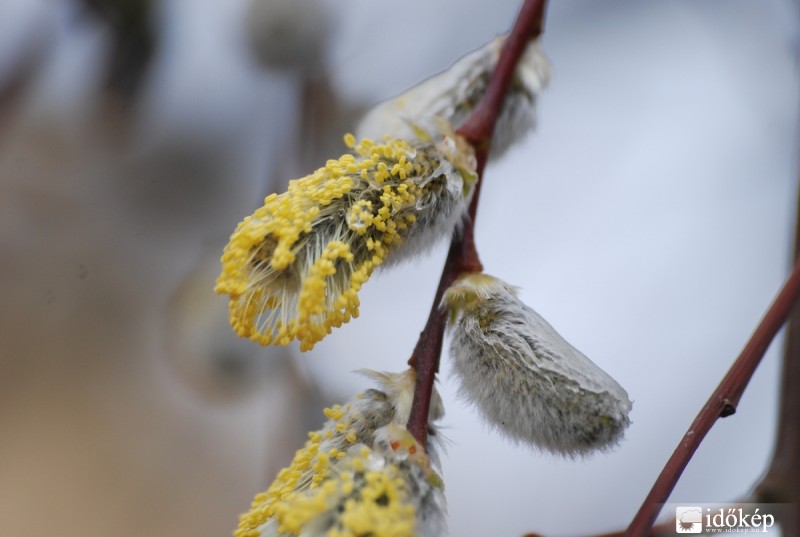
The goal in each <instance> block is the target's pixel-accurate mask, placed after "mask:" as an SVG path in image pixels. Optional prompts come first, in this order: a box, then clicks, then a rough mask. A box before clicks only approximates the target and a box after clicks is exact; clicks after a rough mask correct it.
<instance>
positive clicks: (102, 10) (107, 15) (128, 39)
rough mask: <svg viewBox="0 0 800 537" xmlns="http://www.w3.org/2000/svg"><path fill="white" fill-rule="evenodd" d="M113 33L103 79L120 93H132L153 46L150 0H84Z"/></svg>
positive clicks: (148, 59)
mask: <svg viewBox="0 0 800 537" xmlns="http://www.w3.org/2000/svg"><path fill="white" fill-rule="evenodd" d="M83 2H84V4H86V6H87V7H88V8H89V10H90V11H91V12H92V13H93V14H95V15H96V16H97V17H98V18H99V19H101V20H102V21H103V22H105V23H106V24H107V25H108V26H109V27H110V29H111V32H112V34H113V43H112V51H111V57H110V58H109V65H108V72H107V74H106V82H107V85H108V89H110V90H111V91H112V92H114V93H117V94H120V95H122V96H126V97H130V96H132V95H134V94H135V92H136V91H137V90H138V88H139V84H140V82H141V81H142V78H143V76H144V74H145V71H146V70H147V67H148V65H149V63H150V60H151V59H152V57H153V54H154V52H155V48H156V34H155V31H154V29H153V1H152V0H83Z"/></svg>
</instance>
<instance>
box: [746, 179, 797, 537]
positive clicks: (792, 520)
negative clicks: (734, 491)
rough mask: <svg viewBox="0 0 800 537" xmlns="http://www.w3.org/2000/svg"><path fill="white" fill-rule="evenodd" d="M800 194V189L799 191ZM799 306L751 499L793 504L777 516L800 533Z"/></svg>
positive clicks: (788, 337) (788, 529) (787, 530)
mask: <svg viewBox="0 0 800 537" xmlns="http://www.w3.org/2000/svg"><path fill="white" fill-rule="evenodd" d="M798 194H800V192H799V193H798ZM796 218H797V223H796V227H795V238H794V240H795V242H794V259H795V263H797V261H798V259H800V196H799V197H798V202H797V217H796ZM798 387H800V308H798V307H797V306H795V308H794V310H792V317H791V318H790V319H789V327H788V329H787V333H786V343H785V347H784V349H783V365H782V368H781V392H780V402H779V406H778V431H777V438H776V440H775V451H774V453H773V455H772V461H771V462H770V465H769V468H768V469H767V473H766V475H765V476H764V477H763V478H762V479H761V481H760V482H759V483H758V485H756V487H755V489H754V491H753V501H755V502H763V503H786V504H794V505H795V509H791V510H787V512H786V513H784V516H782V517H781V518H780V520H779V522H780V524H781V530H782V531H783V534H784V535H800V388H798Z"/></svg>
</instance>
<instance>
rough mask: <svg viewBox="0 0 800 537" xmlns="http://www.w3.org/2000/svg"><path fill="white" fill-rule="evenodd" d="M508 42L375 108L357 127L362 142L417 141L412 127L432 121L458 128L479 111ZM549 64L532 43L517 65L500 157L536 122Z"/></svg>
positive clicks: (497, 139) (501, 129)
mask: <svg viewBox="0 0 800 537" xmlns="http://www.w3.org/2000/svg"><path fill="white" fill-rule="evenodd" d="M504 42H505V38H504V37H498V38H496V39H494V40H493V41H491V42H490V43H488V44H487V45H485V46H484V47H482V48H480V49H478V50H476V51H474V52H472V53H470V54H468V55H466V56H464V57H463V58H461V59H460V60H458V61H457V62H456V63H454V64H453V65H452V66H451V67H450V68H448V69H447V70H446V71H444V72H442V73H440V74H438V75H435V76H433V77H431V78H429V79H427V80H425V81H423V82H422V83H420V84H418V85H417V86H414V87H413V88H411V89H409V90H408V91H406V92H404V93H402V94H400V95H399V96H397V97H394V98H392V99H390V100H388V101H385V102H383V103H381V104H379V105H378V106H376V107H375V108H373V109H372V110H371V111H370V112H369V113H368V114H367V115H366V116H365V117H364V119H363V120H362V121H361V123H360V124H359V126H358V130H357V133H356V134H357V136H358V137H359V138H374V139H376V140H380V139H382V138H383V137H384V136H391V137H395V138H403V139H408V138H413V126H414V125H416V124H417V123H419V122H420V121H423V120H425V119H429V118H435V117H439V118H443V119H445V120H447V122H448V123H450V124H451V125H453V127H454V128H455V129H458V127H460V126H461V124H462V123H463V122H464V120H466V119H467V117H468V116H469V114H470V113H471V112H472V111H473V110H474V109H475V106H476V105H477V104H478V102H479V101H480V99H481V97H482V96H483V94H484V92H485V91H486V86H487V85H488V83H489V78H490V77H491V74H492V71H493V70H494V68H495V65H497V60H498V59H499V57H500V52H501V50H502V48H503V43H504ZM549 79H550V64H549V62H548V61H547V58H545V56H544V54H543V53H542V50H541V46H540V43H539V40H535V41H532V42H531V43H530V44H529V45H528V48H527V49H526V51H525V53H524V54H523V56H522V58H521V59H520V62H519V64H518V66H517V70H516V72H515V76H514V79H513V80H512V83H511V87H510V88H509V90H508V94H507V95H506V99H505V103H504V105H503V110H502V113H501V115H500V117H499V118H498V121H497V125H496V127H495V131H494V138H493V140H492V156H493V157H498V156H500V155H501V154H502V153H504V152H505V150H506V149H508V148H509V147H510V146H511V145H512V144H513V143H514V142H516V141H519V140H521V139H522V138H524V136H525V135H526V134H527V133H528V132H530V131H531V130H533V128H534V126H535V124H536V96H537V94H539V93H541V91H542V90H543V89H544V88H545V86H547V83H548V81H549Z"/></svg>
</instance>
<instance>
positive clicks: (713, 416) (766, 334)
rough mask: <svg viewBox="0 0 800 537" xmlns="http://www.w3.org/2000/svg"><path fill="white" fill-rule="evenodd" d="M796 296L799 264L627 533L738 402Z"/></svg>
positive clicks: (653, 510) (649, 515)
mask: <svg viewBox="0 0 800 537" xmlns="http://www.w3.org/2000/svg"><path fill="white" fill-rule="evenodd" d="M798 296H800V264H797V265H795V267H794V270H793V271H792V273H791V275H790V276H789V279H787V280H786V283H785V284H784V285H783V288H782V289H781V291H780V293H778V296H777V297H776V298H775V301H774V302H773V303H772V305H771V306H770V308H769V310H767V313H766V314H765V315H764V318H763V319H762V320H761V322H760V323H759V325H758V327H757V328H756V330H755V332H754V333H753V335H752V336H751V338H750V341H748V342H747V345H745V347H744V349H743V350H742V352H741V354H740V355H739V357H738V358H737V359H736V361H735V362H734V363H733V365H732V366H731V368H730V369H729V370H728V373H727V374H726V375H725V377H724V378H723V379H722V382H720V384H719V386H717V389H716V390H714V393H712V394H711V397H710V398H709V400H708V401H707V402H706V404H705V405H704V406H703V408H702V409H701V410H700V413H699V414H698V415H697V417H696V418H695V419H694V421H693V422H692V424H691V426H690V427H689V430H688V431H687V432H686V434H685V435H684V437H683V440H681V442H680V444H678V447H677V448H676V449H675V452H674V453H673V454H672V456H671V457H670V458H669V460H668V461H667V464H666V466H664V469H663V470H662V471H661V474H660V475H659V476H658V479H656V482H655V484H654V485H653V488H652V489H651V490H650V493H649V494H648V495H647V498H645V500H644V503H642V506H641V507H640V508H639V511H638V512H637V513H636V516H635V517H634V518H633V520H632V521H631V524H630V526H628V530H627V531H626V532H625V535H626V536H628V537H642V536H645V535H648V532H649V531H650V528H651V527H652V526H653V523H654V522H655V520H656V517H657V516H658V513H659V511H660V509H661V506H660V504H662V503H664V502H666V501H667V498H669V495H670V493H671V492H672V489H673V488H674V487H675V484H676V483H677V482H678V479H679V478H680V476H681V474H682V473H683V470H684V469H685V468H686V465H687V464H688V463H689V460H691V458H692V455H693V454H694V452H695V451H696V450H697V448H698V447H699V446H700V442H702V441H703V439H704V438H705V436H706V434H708V431H710V430H711V427H712V426H713V425H714V423H715V422H716V421H717V419H718V418H721V417H722V418H724V417H726V416H730V415H731V414H733V413H734V412H736V405H738V404H739V399H740V398H741V396H742V393H743V392H744V389H745V388H746V387H747V384H748V382H749V381H750V378H751V377H752V376H753V373H754V372H755V370H756V367H757V366H758V364H759V363H760V362H761V358H762V357H763V356H764V353H765V352H766V351H767V347H769V344H770V343H771V342H772V340H773V338H774V337H775V334H777V332H778V330H779V329H780V328H781V326H782V325H783V323H784V322H785V321H786V318H787V317H788V315H789V313H790V312H791V310H792V307H793V305H794V304H795V302H796V301H797V298H798Z"/></svg>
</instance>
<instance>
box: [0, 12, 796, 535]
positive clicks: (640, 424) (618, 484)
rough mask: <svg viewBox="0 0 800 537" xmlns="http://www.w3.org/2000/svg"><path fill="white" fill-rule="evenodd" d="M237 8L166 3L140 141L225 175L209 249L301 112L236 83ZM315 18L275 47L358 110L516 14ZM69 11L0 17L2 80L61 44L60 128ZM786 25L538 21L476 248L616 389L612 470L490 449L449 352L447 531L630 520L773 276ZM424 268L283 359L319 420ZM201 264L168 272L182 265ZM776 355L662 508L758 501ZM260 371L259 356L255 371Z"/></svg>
mask: <svg viewBox="0 0 800 537" xmlns="http://www.w3.org/2000/svg"><path fill="white" fill-rule="evenodd" d="M245 4H246V2H245V1H244V0H237V1H235V2H229V3H218V2H212V1H210V0H203V1H189V0H171V1H170V2H168V3H167V8H166V9H165V10H164V13H163V16H164V19H165V20H166V21H167V22H166V24H168V25H172V26H170V27H171V28H172V29H173V31H172V33H171V34H170V36H171V37H170V38H169V39H168V40H166V41H165V43H164V56H163V57H161V59H160V63H158V64H157V66H156V71H155V73H156V75H157V76H154V78H153V79H152V80H151V83H150V84H151V85H150V86H149V94H148V100H147V101H146V102H147V103H148V104H147V107H145V108H144V111H143V114H142V118H143V119H142V123H143V124H144V125H146V126H149V127H147V128H149V129H151V131H150V137H149V138H148V140H147V144H145V145H148V144H150V145H151V146H159V145H160V144H161V145H164V146H167V147H169V146H170V144H174V143H175V140H179V139H182V137H183V138H191V139H192V140H194V141H193V144H195V145H192V146H191V147H194V148H195V149H197V148H203V149H204V150H207V151H212V152H213V151H219V152H220V154H224V155H225V158H227V159H229V161H230V162H233V163H234V164H230V166H231V167H232V168H235V169H236V174H235V177H238V178H244V179H242V181H243V182H242V184H238V185H236V186H235V187H231V188H232V189H236V195H232V196H230V197H229V198H225V199H224V203H225V211H224V212H222V211H221V212H220V213H219V214H217V215H213V216H211V217H210V218H211V220H213V222H214V227H213V229H212V226H209V228H208V232H207V234H208V236H210V237H214V238H215V239H219V238H220V237H222V239H223V240H224V235H225V234H227V233H228V232H229V231H223V230H232V229H233V227H234V226H235V224H236V222H237V221H238V220H239V219H241V217H243V216H244V215H245V214H248V213H249V212H250V211H251V210H252V208H253V206H255V205H256V204H257V201H256V198H257V197H258V195H257V193H258V191H259V188H261V187H260V185H261V183H262V181H263V179H264V177H266V176H267V175H268V174H269V173H270V171H271V170H273V171H274V170H275V169H277V168H279V167H280V166H281V163H280V161H279V159H280V158H281V155H282V154H284V151H285V149H286V148H287V147H290V146H291V145H292V143H293V141H294V140H295V135H296V132H297V130H296V129H297V127H296V126H295V122H296V118H297V113H298V107H299V106H300V104H299V103H300V101H299V86H298V82H297V81H298V78H299V75H297V74H296V73H295V74H292V73H287V72H270V71H257V70H256V69H255V68H254V67H253V64H252V61H250V60H249V59H247V57H246V56H245V53H246V51H245V48H244V45H243V43H242V40H241V36H240V34H241V24H242V13H243V8H244V6H245ZM310 4H314V5H316V3H314V2H310ZM314 5H312V6H311V7H307V8H305V9H306V11H304V12H302V16H299V17H297V18H292V17H293V16H294V15H293V12H292V10H291V9H289V10H288V11H287V12H285V14H284V15H282V16H286V17H287V19H286V20H287V21H289V22H288V23H287V24H288V28H290V29H294V30H295V32H294V34H292V32H289V35H306V36H314V35H321V32H320V28H329V30H330V41H329V42H328V43H327V54H326V59H327V62H328V65H329V69H330V72H331V73H332V76H333V81H334V84H335V87H336V88H337V89H338V90H339V91H340V92H341V94H342V95H343V96H345V97H346V98H348V99H351V100H353V101H358V100H360V101H364V102H378V101H380V100H381V99H384V98H387V97H390V96H392V95H394V94H396V93H398V92H400V91H402V90H403V89H405V88H407V87H409V86H411V85H413V84H415V83H417V82H419V81H420V80H422V79H424V78H425V77H427V76H429V75H431V74H434V73H435V72H437V71H438V70H440V69H443V68H445V67H446V66H447V65H448V64H449V63H450V62H451V61H453V60H454V59H455V58H457V57H459V56H460V55H462V54H464V53H466V52H468V51H470V50H472V49H474V48H476V47H478V46H480V45H482V44H483V43H485V42H487V41H488V40H490V39H491V38H492V37H494V36H495V35H497V34H499V33H503V32H504V31H506V30H507V29H508V27H509V26H510V24H511V21H512V20H513V16H514V14H515V12H516V10H517V8H518V5H519V3H518V2H517V1H516V0H515V1H509V0H502V1H495V2H463V1H460V0H438V1H436V2H426V1H422V0H406V1H405V2H403V3H402V4H398V3H395V2H393V3H389V2H380V1H377V0H342V1H339V2H334V1H333V0H328V1H326V2H323V3H321V4H320V5H319V6H317V7H318V8H319V10H320V11H316V9H317V7H314ZM69 11H70V10H69V9H64V10H61V11H60V13H59V14H54V12H53V10H52V9H51V6H49V5H47V4H46V2H44V1H40V2H25V1H24V0H0V75H2V73H3V72H4V70H6V69H8V66H9V65H12V63H13V58H14V57H15V55H18V54H19V52H18V51H19V50H21V49H22V48H24V44H25V42H26V40H32V39H34V38H33V37H30V36H36V35H40V34H52V30H51V29H52V28H58V32H57V33H56V36H55V37H53V35H50V38H52V39H57V40H60V41H58V42H59V45H58V46H57V47H55V48H54V50H55V52H53V53H52V54H51V55H50V56H49V63H48V68H47V69H46V70H45V71H46V72H45V73H44V75H42V78H41V79H40V81H39V82H38V84H37V86H36V88H37V89H36V95H37V98H36V100H35V102H36V108H37V109H38V110H40V111H41V113H42V114H45V113H52V114H67V115H69V114H73V115H76V116H77V115H79V114H80V111H81V106H80V105H81V103H82V102H84V101H83V100H82V99H85V97H84V95H85V93H86V87H87V85H91V84H92V70H91V69H90V68H88V67H87V65H89V64H91V61H92V60H91V58H94V57H95V56H93V54H96V52H93V51H94V50H95V48H96V46H97V43H98V42H100V41H101V40H102V36H101V35H100V36H98V35H95V34H92V33H91V32H88V33H87V32H85V33H82V34H80V35H79V36H76V35H74V30H71V29H70V26H69V24H68V23H66V22H64V21H66V20H68V18H69V17H68V12H69ZM798 20H800V19H798V13H797V9H796V6H795V4H793V3H791V2H789V1H786V0H727V1H722V0H708V1H704V2H696V1H689V0H685V1H676V0H661V1H656V0H651V1H634V0H627V1H625V0H605V1H603V2H598V1H593V0H569V1H561V2H559V1H551V5H550V7H549V9H548V16H547V22H546V33H545V37H544V39H543V50H544V52H545V53H546V55H547V56H548V57H549V58H550V60H551V62H552V66H553V76H552V81H551V84H550V86H549V87H548V89H547V90H546V91H545V93H544V94H543V95H542V96H541V98H540V101H539V108H538V112H539V123H538V128H537V131H536V132H535V133H534V134H533V135H531V136H530V137H528V138H527V139H525V140H524V141H522V142H521V143H520V144H519V145H518V146H517V147H516V148H515V149H513V150H512V151H511V152H509V154H508V155H507V156H506V157H505V158H504V159H503V160H502V161H500V162H497V163H494V164H492V165H491V166H490V167H489V168H488V169H487V171H486V175H485V183H484V187H483V191H482V195H481V205H480V209H479V212H478V217H477V241H478V249H479V252H480V254H481V258H482V260H483V263H484V266H485V269H486V271H487V272H488V273H490V274H492V275H494V276H497V277H499V278H502V279H503V280H505V281H507V282H509V283H511V284H513V285H516V286H519V287H520V288H521V289H522V292H521V297H522V299H523V300H524V301H525V302H526V303H527V304H529V305H530V306H532V307H533V308H534V309H536V310H537V311H538V312H539V313H540V314H542V315H543V316H544V317H545V318H546V319H547V320H548V321H549V322H550V323H551V324H552V325H553V326H554V327H555V328H556V329H557V330H558V331H559V332H560V333H561V334H562V335H563V336H565V337H566V338H567V339H568V340H569V341H570V342H571V343H572V344H573V345H575V346H576V347H577V348H579V349H580V350H581V351H582V352H584V353H585V354H586V355H587V356H588V357H590V358H591V359H592V360H593V361H594V362H595V363H597V364H598V365H599V366H601V367H602V368H604V369H605V370H606V371H607V372H609V373H610V374H611V375H612V376H614V377H615V378H616V379H617V380H618V381H619V382H620V384H622V386H623V387H625V388H626V389H627V391H628V393H629V395H630V397H631V399H632V400H633V401H634V407H633V412H632V415H631V418H632V422H633V424H632V425H631V427H630V429H629V431H628V432H627V434H626V438H625V440H624V441H623V442H622V443H621V445H620V446H619V447H618V448H617V449H615V450H614V451H613V452H611V453H607V454H600V455H596V456H593V457H591V458H587V459H585V460H578V461H572V460H563V459H559V458H555V457H553V456H551V455H547V454H542V453H536V452H531V451H530V450H529V449H527V448H525V447H524V446H517V445H513V444H511V443H510V442H508V441H507V440H505V439H503V438H501V437H499V436H498V435H496V434H493V433H492V432H491V431H490V429H489V428H488V427H487V426H486V425H485V424H484V423H483V422H482V421H481V419H480V417H479V416H478V415H477V413H476V412H474V411H473V410H472V409H471V408H469V405H468V404H466V403H465V402H464V401H461V400H459V399H458V398H457V396H456V385H455V382H454V380H455V379H453V378H452V377H451V376H450V374H449V361H448V358H447V355H446V351H445V356H444V357H443V362H442V364H443V366H442V375H441V380H440V389H441V392H442V395H443V396H444V400H445V405H446V416H445V418H444V420H443V421H442V425H443V426H444V434H445V436H446V437H447V438H448V439H449V442H448V448H447V452H446V454H445V455H444V456H443V457H442V460H443V474H444V480H445V484H446V490H447V497H448V504H449V520H450V529H451V534H452V535H453V536H460V537H473V536H475V537H482V536H518V535H521V534H523V533H524V532H527V531H535V532H537V533H542V534H547V535H578V534H590V533H598V532H601V531H609V530H612V529H617V528H621V527H624V526H625V525H627V523H628V522H629V521H630V519H631V517H632V516H633V514H634V513H635V511H636V509H637V508H638V507H639V505H640V502H641V501H642V500H643V498H644V496H645V495H646V494H647V492H648V491H649V488H650V486H651V485H652V483H653V481H654V480H655V478H656V476H657V474H658V473H659V471H660V470H661V468H662V466H663V464H664V462H666V459H667V458H668V457H669V455H670V454H671V453H672V450H673V449H674V447H675V445H676V444H677V442H678V441H679V439H680V438H681V436H682V435H683V433H684V432H685V429H686V428H687V427H688V425H689V423H690V422H691V420H692V419H693V417H694V416H695V414H696V413H697V411H698V410H699V408H700V407H701V406H702V404H703V403H704V401H705V400H706V399H707V397H708V395H709V394H710V393H711V391H712V390H713V389H714V387H715V386H716V385H717V383H718V382H719V380H720V379H721V377H722V375H723V374H724V372H725V371H726V370H727V368H728V366H729V365H730V363H731V362H732V360H733V359H734V358H735V356H736V355H737V354H738V352H739V350H740V349H741V348H742V346H743V345H744V343H745V342H746V340H747V338H748V337H749V335H750V333H751V331H752V329H753V328H754V327H755V325H756V324H757V322H758V320H759V319H760V317H761V316H762V314H763V313H764V311H765V309H766V308H767V306H768V304H769V303H770V301H771V300H772V298H773V297H774V295H775V293H776V292H777V290H778V289H779V287H780V285H781V283H782V281H783V279H784V278H785V276H786V275H787V268H788V266H789V259H790V243H791V237H792V233H793V226H794V224H793V222H794V211H795V199H796V190H797V177H798V173H797V147H798V137H797V124H798V122H797V119H798V95H800V91H798V90H800V87H798V86H799V85H798V76H797V75H798V70H797V63H796V58H797V56H796V51H797V45H798V39H797V38H798V32H797V26H798ZM37 32H39V33H37ZM304 32H305V33H304ZM98 40H100V41H98ZM301 42H302V40H301ZM48 111H49V112H48ZM342 134H343V133H342ZM334 156H335V155H329V157H334ZM206 158H207V157H206ZM220 158H221V157H220ZM226 162H228V161H226ZM320 164H322V162H320ZM283 165H284V166H288V167H290V168H291V167H292V166H293V165H292V164H291V163H288V164H286V163H284V164H283ZM308 171H311V170H308ZM232 175H234V174H232ZM289 178H291V177H286V178H285V179H289ZM220 203H223V202H222V201H221V202H220ZM176 232H177V231H176ZM209 240H210V239H209ZM212 242H213V241H212ZM198 249H199V247H198ZM445 251H446V245H444V244H441V245H440V246H439V247H438V248H437V249H436V250H434V251H433V252H431V253H430V254H429V255H427V256H425V257H424V258H420V259H419V260H418V261H415V262H413V263H406V264H404V265H402V266H399V267H396V268H394V269H392V270H391V271H387V272H386V273H381V274H379V275H377V276H376V277H374V278H373V279H372V280H371V281H370V282H369V283H368V284H367V285H366V286H365V287H364V289H363V291H362V292H361V295H360V296H361V302H362V307H361V317H360V318H359V319H356V320H354V321H352V322H351V323H350V324H348V325H346V326H344V327H342V328H341V329H339V330H336V331H335V332H334V333H333V334H332V335H331V336H329V337H328V338H327V339H326V340H324V341H323V342H322V343H320V344H318V345H317V347H316V348H315V349H314V351H312V352H310V353H304V354H300V353H299V352H296V348H295V349H293V351H292V352H293V353H294V354H296V356H294V358H293V359H294V360H296V362H297V363H298V364H299V366H300V367H301V369H303V370H304V371H306V372H307V373H308V375H309V376H310V377H311V378H312V379H314V380H315V382H316V383H317V384H318V385H319V387H320V388H321V389H322V391H323V395H322V399H324V400H333V399H336V398H342V397H344V398H346V397H349V396H350V395H351V394H352V393H355V392H357V391H361V390H363V389H364V388H365V387H369V386H368V384H366V383H365V380H364V379H363V378H362V377H360V376H358V375H355V374H354V373H353V371H354V370H357V369H361V368H364V367H368V368H373V369H379V370H399V369H401V368H403V367H404V365H405V362H406V360H407V359H408V356H409V353H410V352H411V350H412V348H413V346H414V343H415V341H416V338H417V336H418V334H419V331H420V330H421V329H422V327H423V325H424V322H425V318H426V316H427V312H428V310H429V308H430V302H431V300H432V296H433V291H434V288H435V286H436V282H437V281H438V277H439V273H440V270H441V266H442V263H443V260H444V255H445ZM210 255H211V256H212V257H213V256H214V255H215V254H213V252H212V253H211V254H210ZM192 256H194V257H192ZM197 256H198V254H197V252H196V251H194V253H193V254H191V255H190V254H189V253H186V255H185V258H184V259H183V261H184V264H188V265H191V264H192V263H194V262H195V261H194V259H196V258H197ZM173 262H174V263H176V264H180V260H177V261H173ZM181 270H183V269H181ZM177 271H178V269H176V272H177ZM209 292H210V290H209ZM219 301H220V304H221V305H222V307H223V308H224V300H223V299H219ZM779 351H780V345H777V344H776V345H773V347H772V348H771V349H770V352H769V353H768V355H767V357H766V359H765V361H764V363H763V364H762V365H761V366H760V367H759V369H758V371H757V372H756V375H755V377H754V379H753V382H752V383H751V385H750V386H749V388H748V389H747V391H746V392H745V395H744V397H743V398H742V401H741V404H740V406H739V408H738V411H737V413H736V415H735V416H733V417H731V418H728V419H725V420H722V421H721V422H719V423H718V424H717V425H716V426H715V428H714V430H713V431H712V432H711V434H710V435H709V436H708V438H707V439H706V441H705V443H704V444H703V446H702V447H701V448H700V450H699V452H698V453H697V455H696V456H695V458H694V459H693V461H692V462H691V464H690V465H689V467H688V469H687V471H686V473H685V474H684V476H683V478H682V479H681V481H680V482H679V484H678V487H677V489H676V491H675V493H674V494H673V496H672V498H671V501H673V502H682V503H685V504H692V503H714V502H725V501H731V500H734V499H736V498H737V497H740V496H742V495H744V494H746V493H747V492H748V490H749V488H750V487H751V486H752V485H753V484H754V483H755V482H756V480H757V479H758V477H759V475H760V473H761V472H762V471H763V470H764V469H765V465H766V463H767V462H768V460H769V456H770V450H771V446H772V441H773V430H774V426H775V419H776V402H777V386H778V365H779V358H780V353H779ZM246 352H255V351H251V350H248V351H246ZM271 352H272V351H264V352H262V351H258V354H263V357H261V359H263V360H270V359H271V358H273V356H271ZM251 403H252V401H251ZM249 412H253V410H252V408H251V409H250V411H249ZM264 412H265V413H266V412H267V409H266V408H264ZM256 415H257V411H256ZM320 416H321V414H320ZM254 421H258V419H257V418H256V419H255V420H254ZM282 434H283V433H282V432H280V431H277V432H276V436H280V435H282ZM269 440H270V438H269V437H268V441H269ZM297 447H299V445H298V446H297ZM288 462H289V461H288V460H287V461H286V463H288ZM196 471H197V472H202V471H203V469H202V468H197V469H196ZM0 479H1V478H0ZM265 484H266V483H264V485H265ZM248 486H250V485H248ZM255 492H257V490H245V491H244V492H243V494H244V497H249V496H251V495H252V494H254V493H255ZM246 507H247V505H246V503H245V504H242V505H241V509H240V510H244V509H245V508H246ZM234 522H235V518H232V519H231V521H230V526H231V528H233V525H234ZM178 534H179V535H180V532H178ZM13 537H17V536H16V535H15V536H13ZM20 537H21V536H20Z"/></svg>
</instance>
